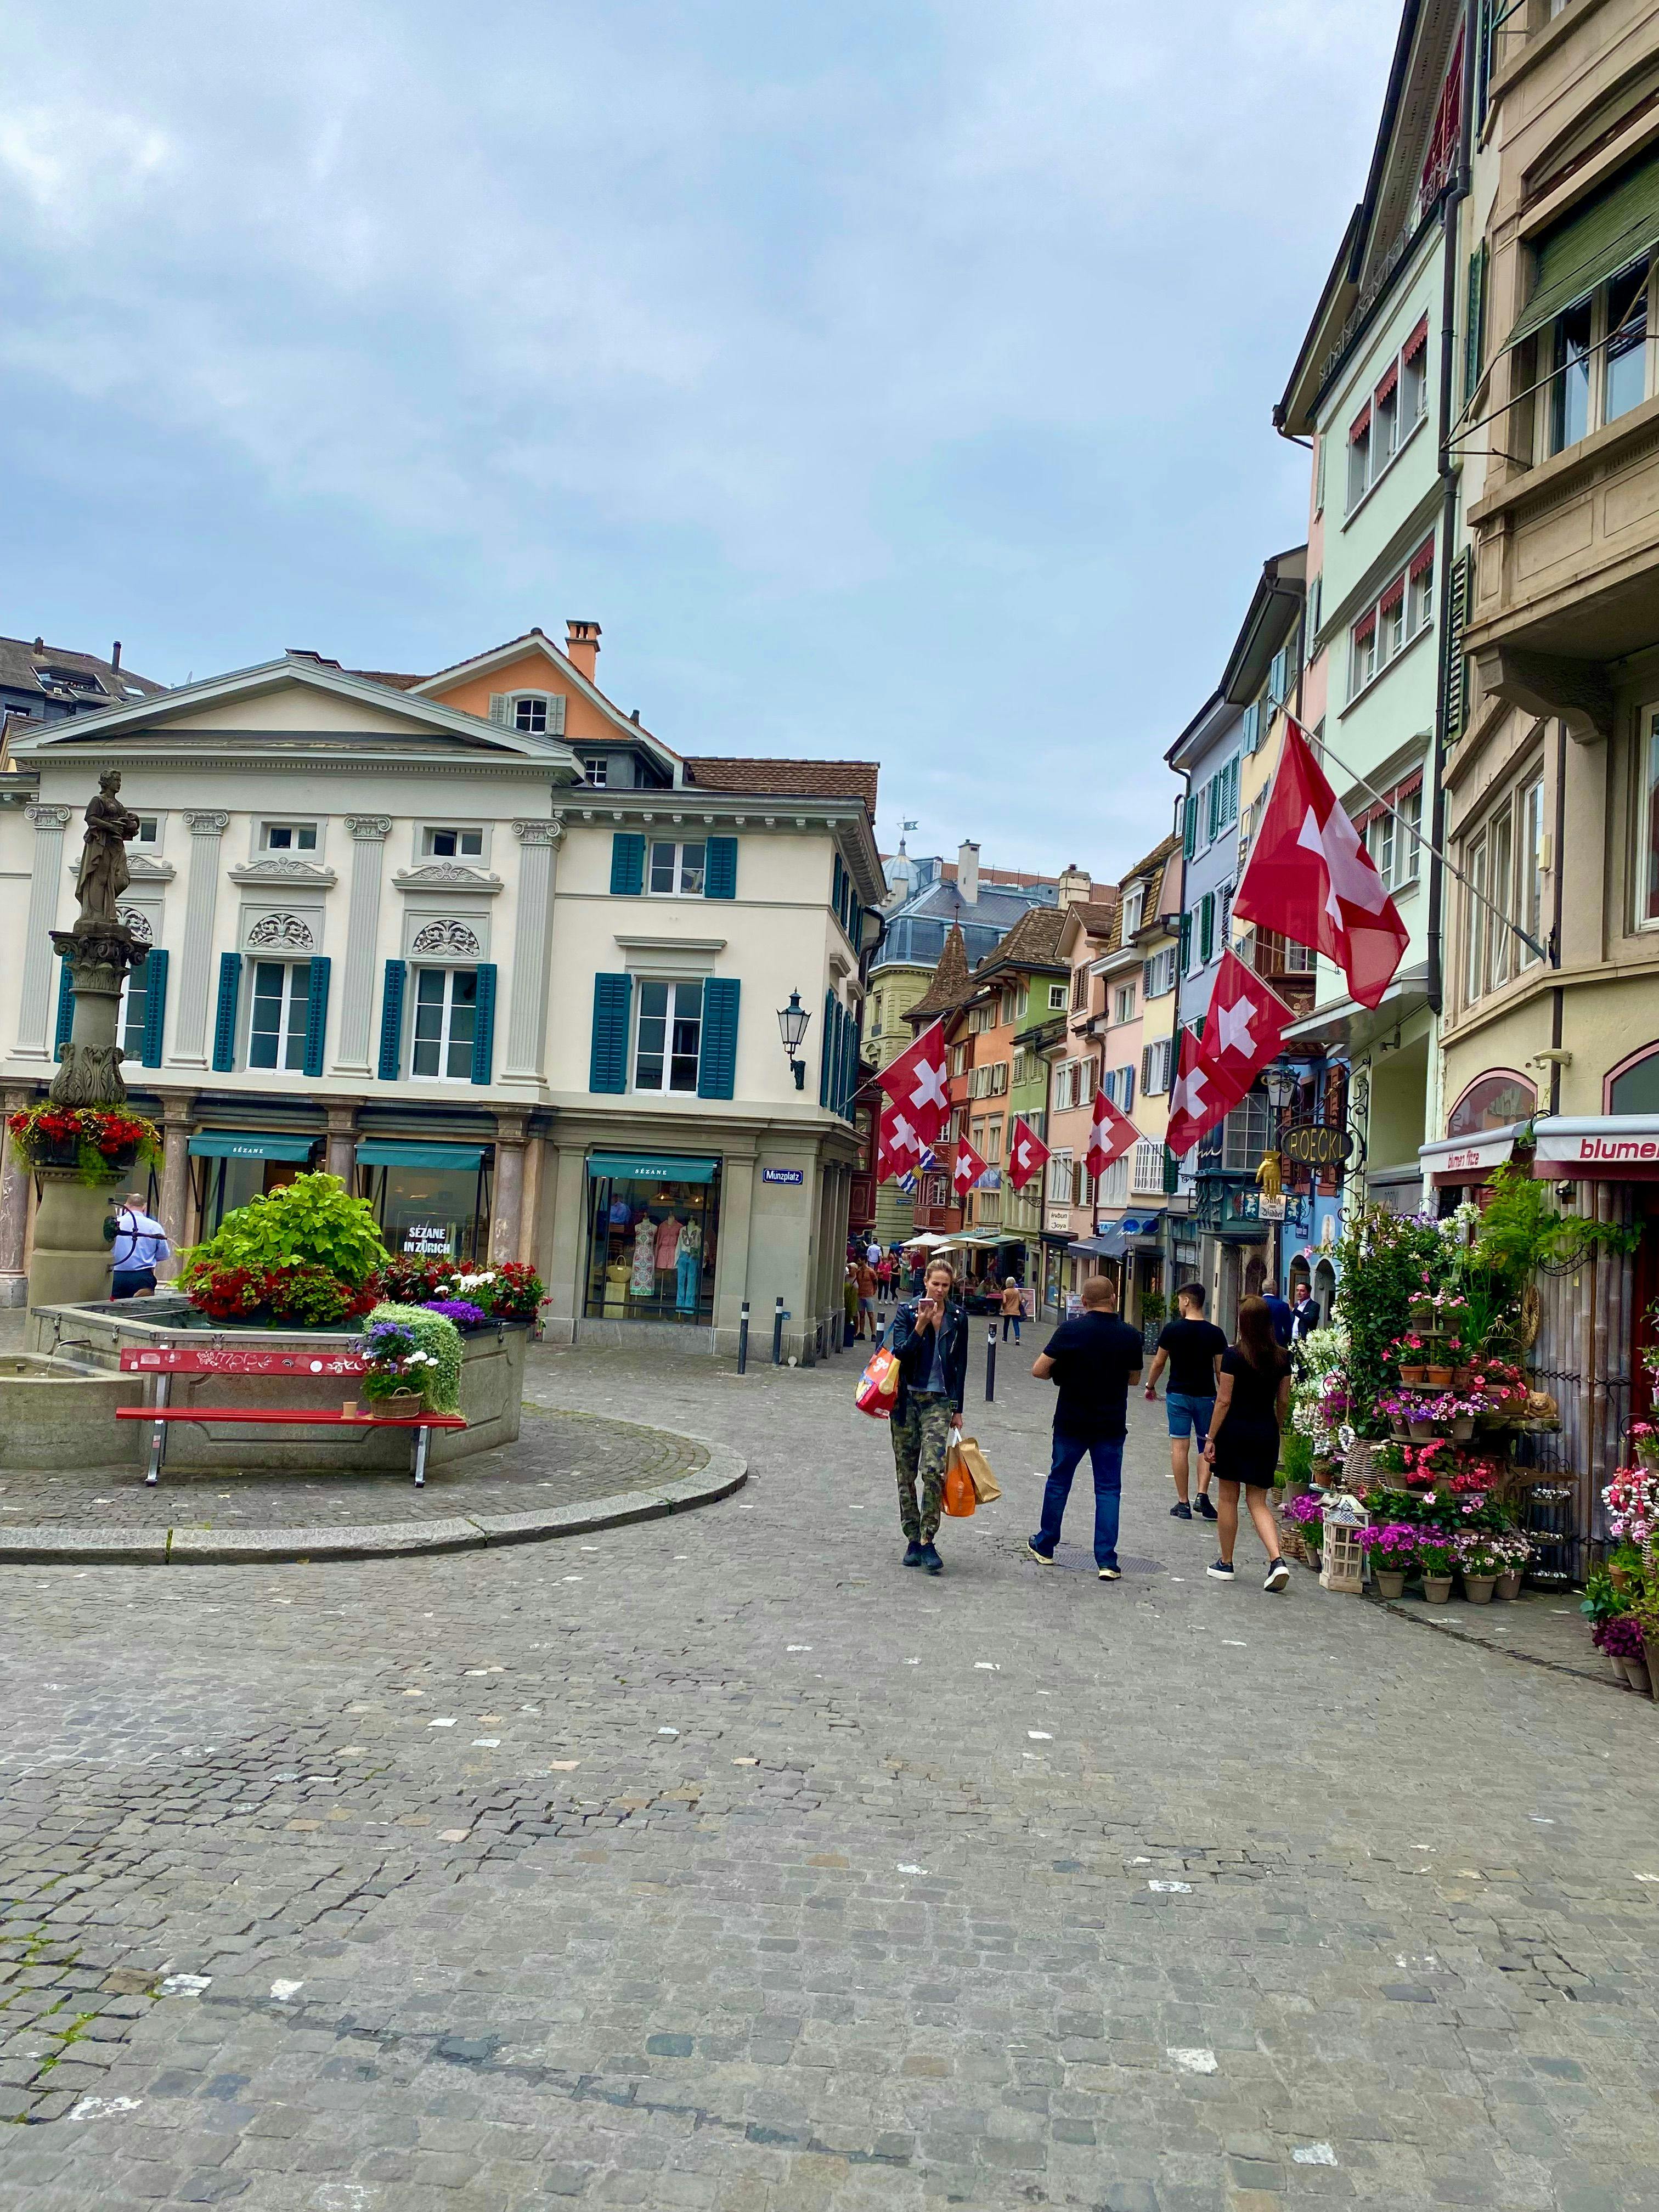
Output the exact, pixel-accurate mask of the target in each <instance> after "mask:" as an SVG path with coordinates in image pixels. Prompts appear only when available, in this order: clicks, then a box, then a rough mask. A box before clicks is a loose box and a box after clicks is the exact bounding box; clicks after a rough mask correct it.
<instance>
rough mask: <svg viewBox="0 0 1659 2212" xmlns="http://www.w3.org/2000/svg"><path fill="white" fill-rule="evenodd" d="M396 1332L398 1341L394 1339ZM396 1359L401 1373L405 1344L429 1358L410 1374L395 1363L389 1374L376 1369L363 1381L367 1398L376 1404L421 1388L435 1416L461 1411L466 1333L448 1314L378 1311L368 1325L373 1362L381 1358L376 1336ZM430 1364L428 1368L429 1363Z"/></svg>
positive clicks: (385, 1308) (416, 1310) (418, 1310)
mask: <svg viewBox="0 0 1659 2212" xmlns="http://www.w3.org/2000/svg"><path fill="white" fill-rule="evenodd" d="M388 1325H389V1326H390V1328H391V1329H395V1330H396V1331H397V1332H398V1334H397V1337H395V1338H393V1337H392V1336H391V1335H390V1334H389V1332H388ZM377 1332H379V1333H380V1342H382V1343H385V1344H386V1345H388V1346H389V1348H391V1349H392V1350H393V1351H394V1352H395V1353H396V1355H397V1358H396V1364H397V1366H398V1369H399V1370H401V1369H402V1363H403V1361H404V1359H405V1358H407V1354H406V1353H405V1352H403V1351H402V1348H401V1341H400V1340H408V1341H410V1342H412V1344H413V1346H414V1348H415V1350H416V1352H423V1353H424V1354H425V1355H426V1358H425V1359H424V1360H423V1361H421V1362H418V1363H417V1364H416V1368H415V1369H413V1370H407V1371H398V1372H394V1371H393V1364H392V1363H390V1362H389V1363H387V1364H386V1368H385V1369H384V1370H383V1371H382V1370H377V1368H376V1367H375V1366H374V1364H371V1367H370V1370H369V1372H368V1375H367V1376H365V1377H364V1385H365V1389H364V1395H366V1396H367V1397H368V1398H369V1399H371V1400H374V1399H377V1398H384V1397H387V1396H389V1395H390V1394H391V1393H392V1391H393V1390H398V1389H404V1390H414V1389H418V1390H420V1391H421V1392H422V1395H423V1396H424V1397H425V1400H426V1402H427V1404H428V1407H430V1408H431V1410H432V1411H433V1412H434V1413H458V1412H459V1410H460V1397H461V1332H460V1331H459V1329H458V1328H456V1326H455V1324H454V1322H453V1321H451V1320H450V1319H449V1318H448V1317H447V1316H446V1315H444V1314H435V1313H428V1311H427V1310H426V1309H425V1308H424V1307H423V1306H394V1305H382V1306H376V1307H375V1308H374V1311H373V1312H372V1313H371V1314H370V1315H369V1316H368V1320H367V1321H366V1322H365V1323H364V1324H363V1338H364V1343H365V1346H366V1347H367V1350H368V1357H369V1358H370V1360H371V1362H374V1359H375V1357H376V1353H375V1343H376V1334H377ZM428 1363H429V1364H428Z"/></svg>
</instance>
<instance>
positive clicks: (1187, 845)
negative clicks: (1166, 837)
mask: <svg viewBox="0 0 1659 2212" xmlns="http://www.w3.org/2000/svg"><path fill="white" fill-rule="evenodd" d="M1197 844H1198V801H1197V799H1194V797H1193V795H1192V793H1190V792H1188V794H1187V807H1186V817H1185V819H1184V820H1183V821H1182V825H1181V849H1182V852H1183V853H1184V854H1186V856H1187V858H1188V860H1191V859H1192V857H1193V853H1194V848H1196V846H1197Z"/></svg>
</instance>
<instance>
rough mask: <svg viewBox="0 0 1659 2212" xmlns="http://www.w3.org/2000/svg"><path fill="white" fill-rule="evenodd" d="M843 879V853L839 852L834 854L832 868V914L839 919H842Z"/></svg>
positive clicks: (830, 874)
mask: <svg viewBox="0 0 1659 2212" xmlns="http://www.w3.org/2000/svg"><path fill="white" fill-rule="evenodd" d="M842 880H843V878H842V866H841V854H839V853H837V854H835V856H834V860H833V864H832V866H831V867H830V870H829V911H830V913H831V914H833V915H836V918H837V920H839V919H840V915H841V893H842Z"/></svg>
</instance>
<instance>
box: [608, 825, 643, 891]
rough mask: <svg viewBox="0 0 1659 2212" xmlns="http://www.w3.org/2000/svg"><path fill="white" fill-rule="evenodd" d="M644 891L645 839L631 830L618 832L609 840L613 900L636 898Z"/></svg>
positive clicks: (619, 830)
mask: <svg viewBox="0 0 1659 2212" xmlns="http://www.w3.org/2000/svg"><path fill="white" fill-rule="evenodd" d="M644 889H645V839H644V837H643V836H640V835H639V834H637V833H636V832H635V831H634V830H632V829H618V830H617V834H616V836H614V837H613V838H612V839H611V896H612V897H613V898H637V897H638V896H639V895H640V893H641V891H642V890H644Z"/></svg>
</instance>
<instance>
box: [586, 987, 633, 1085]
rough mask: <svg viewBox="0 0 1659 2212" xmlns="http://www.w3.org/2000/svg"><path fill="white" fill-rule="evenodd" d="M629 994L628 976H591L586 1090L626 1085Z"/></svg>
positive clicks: (630, 998) (630, 988) (631, 993)
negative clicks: (590, 1036) (591, 1036)
mask: <svg viewBox="0 0 1659 2212" xmlns="http://www.w3.org/2000/svg"><path fill="white" fill-rule="evenodd" d="M633 997H634V979H633V977H632V976H631V975H595V977H594V978H593V1040H592V1048H591V1049H590V1051H589V1054H588V1062H587V1087H588V1089H589V1090H590V1091H611V1092H616V1091H626V1090H627V1088H628V1018H629V1007H630V1006H631V1005H632V1003H633Z"/></svg>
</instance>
